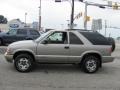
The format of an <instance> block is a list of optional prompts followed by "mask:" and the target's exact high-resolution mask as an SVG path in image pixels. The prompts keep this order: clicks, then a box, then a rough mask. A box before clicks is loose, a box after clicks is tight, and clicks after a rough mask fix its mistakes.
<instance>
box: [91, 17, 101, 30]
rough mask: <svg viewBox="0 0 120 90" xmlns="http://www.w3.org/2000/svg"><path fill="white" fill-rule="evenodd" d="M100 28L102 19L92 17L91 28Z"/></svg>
mask: <svg viewBox="0 0 120 90" xmlns="http://www.w3.org/2000/svg"><path fill="white" fill-rule="evenodd" d="M100 29H102V19H93V21H92V30H93V31H97V30H100Z"/></svg>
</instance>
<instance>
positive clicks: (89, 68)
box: [82, 56, 100, 73]
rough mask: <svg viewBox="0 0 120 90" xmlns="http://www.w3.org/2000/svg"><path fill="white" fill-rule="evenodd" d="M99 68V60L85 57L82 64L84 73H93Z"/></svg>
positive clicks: (93, 57)
mask: <svg viewBox="0 0 120 90" xmlns="http://www.w3.org/2000/svg"><path fill="white" fill-rule="evenodd" d="M99 66H100V62H99V59H98V58H97V57H95V56H86V57H85V58H84V60H83V63H82V69H83V71H84V72H86V73H95V72H96V71H97V70H98V69H99Z"/></svg>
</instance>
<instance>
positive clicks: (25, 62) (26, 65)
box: [14, 54, 33, 72]
mask: <svg viewBox="0 0 120 90" xmlns="http://www.w3.org/2000/svg"><path fill="white" fill-rule="evenodd" d="M14 66H15V68H16V70H18V71H19V72H29V71H31V70H32V68H33V58H32V57H31V56H30V55H28V54H19V55H18V56H17V57H16V58H15V61H14Z"/></svg>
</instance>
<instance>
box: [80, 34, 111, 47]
mask: <svg viewBox="0 0 120 90" xmlns="http://www.w3.org/2000/svg"><path fill="white" fill-rule="evenodd" d="M80 33H81V34H82V35H83V36H85V37H86V38H87V39H88V40H89V41H90V42H91V43H92V44H94V45H110V43H109V41H108V40H107V38H105V37H104V36H102V35H101V34H99V33H98V32H80Z"/></svg>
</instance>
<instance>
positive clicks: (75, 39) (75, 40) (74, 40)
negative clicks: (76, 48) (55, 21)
mask: <svg viewBox="0 0 120 90" xmlns="http://www.w3.org/2000/svg"><path fill="white" fill-rule="evenodd" d="M70 44H83V42H82V41H81V40H80V39H79V38H78V37H77V36H76V35H75V34H74V33H71V32H70Z"/></svg>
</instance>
